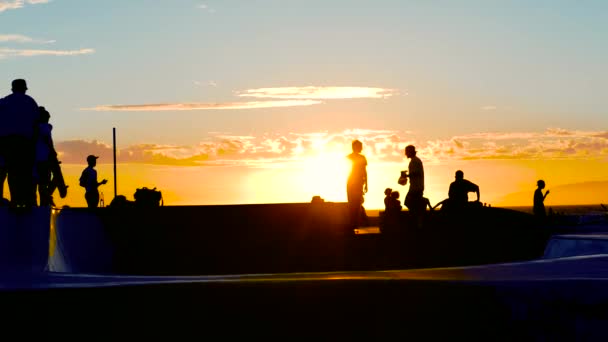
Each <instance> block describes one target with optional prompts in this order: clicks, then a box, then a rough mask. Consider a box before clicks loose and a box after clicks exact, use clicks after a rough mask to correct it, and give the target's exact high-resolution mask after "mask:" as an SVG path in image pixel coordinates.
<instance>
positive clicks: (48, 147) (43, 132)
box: [34, 107, 57, 207]
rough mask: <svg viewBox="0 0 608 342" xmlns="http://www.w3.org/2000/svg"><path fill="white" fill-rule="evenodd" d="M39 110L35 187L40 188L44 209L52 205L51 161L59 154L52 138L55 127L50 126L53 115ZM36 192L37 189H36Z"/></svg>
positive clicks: (42, 108)
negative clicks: (50, 188)
mask: <svg viewBox="0 0 608 342" xmlns="http://www.w3.org/2000/svg"><path fill="white" fill-rule="evenodd" d="M39 110H40V118H39V122H38V134H37V139H36V164H35V169H36V172H34V177H35V178H36V183H35V184H36V185H35V187H37V188H38V195H39V197H40V206H41V207H42V206H49V205H51V192H50V190H49V186H50V183H51V160H52V159H53V158H57V152H56V151H55V147H54V146H53V138H52V136H51V131H52V130H53V126H52V125H51V124H49V119H50V118H51V114H50V113H49V112H48V111H47V110H46V109H45V108H44V107H40V108H39ZM35 192H36V189H34V193H35Z"/></svg>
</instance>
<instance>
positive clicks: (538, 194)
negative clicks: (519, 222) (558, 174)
mask: <svg viewBox="0 0 608 342" xmlns="http://www.w3.org/2000/svg"><path fill="white" fill-rule="evenodd" d="M536 185H537V186H538V188H536V191H534V208H533V209H532V211H533V212H534V215H535V216H537V217H545V216H547V213H546V212H545V198H547V195H548V194H549V190H547V192H545V194H544V195H543V191H542V190H543V189H544V188H545V181H544V180H542V179H540V180H538V182H536Z"/></svg>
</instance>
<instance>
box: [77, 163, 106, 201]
mask: <svg viewBox="0 0 608 342" xmlns="http://www.w3.org/2000/svg"><path fill="white" fill-rule="evenodd" d="M97 158H99V157H98V156H94V155H89V156H88V157H87V163H88V164H89V166H88V167H87V168H86V169H84V170H83V171H82V175H80V186H82V187H84V188H85V190H86V192H85V194H84V198H85V199H86V200H87V206H88V207H89V208H97V205H98V204H99V190H98V189H97V188H99V186H100V185H103V184H106V183H107V182H108V180H107V179H104V180H102V181H101V182H97V170H95V166H96V165H97Z"/></svg>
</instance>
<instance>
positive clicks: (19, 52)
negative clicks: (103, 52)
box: [0, 48, 95, 59]
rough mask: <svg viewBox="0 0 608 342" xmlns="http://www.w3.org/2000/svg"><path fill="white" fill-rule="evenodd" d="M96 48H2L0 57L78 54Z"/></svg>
mask: <svg viewBox="0 0 608 342" xmlns="http://www.w3.org/2000/svg"><path fill="white" fill-rule="evenodd" d="M94 52H95V50H94V49H80V50H37V49H9V48H0V59H3V58H9V57H35V56H76V55H88V54H92V53H94Z"/></svg>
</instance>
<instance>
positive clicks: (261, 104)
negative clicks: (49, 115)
mask: <svg viewBox="0 0 608 342" xmlns="http://www.w3.org/2000/svg"><path fill="white" fill-rule="evenodd" d="M320 103H322V102H321V101H315V100H285V101H254V102H225V103H158V104H138V105H101V106H96V107H92V108H82V109H81V110H94V111H125V112H141V111H183V110H208V109H257V108H281V107H297V106H312V105H316V104H320Z"/></svg>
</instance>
